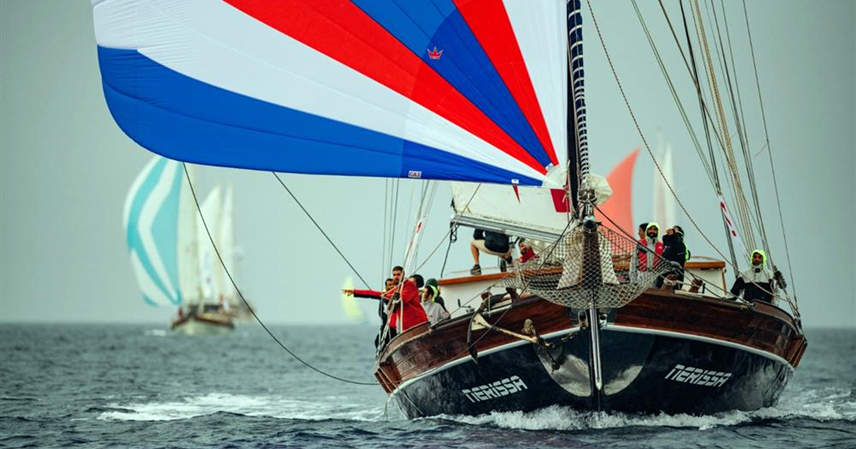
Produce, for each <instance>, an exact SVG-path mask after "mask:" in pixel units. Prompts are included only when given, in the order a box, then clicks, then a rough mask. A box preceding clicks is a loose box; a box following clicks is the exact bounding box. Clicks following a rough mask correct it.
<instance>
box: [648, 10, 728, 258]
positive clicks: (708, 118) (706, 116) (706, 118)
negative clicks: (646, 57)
mask: <svg viewBox="0 0 856 449" xmlns="http://www.w3.org/2000/svg"><path fill="white" fill-rule="evenodd" d="M633 4H634V7H635V9H636V14H637V17H638V18H639V21H640V24H641V25H642V28H643V30H644V31H645V33H646V37H647V38H648V42H649V44H650V46H651V49H652V51H653V52H654V54H655V56H656V57H657V58H658V62H659V63H660V66H661V68H660V69H661V71H662V72H663V75H664V77H665V78H666V81H667V82H668V83H670V88H672V85H673V83H672V82H671V77H670V76H669V75H668V70H667V69H666V68H665V64H663V63H662V62H660V61H661V58H660V56H659V50H658V49H657V46H656V44H655V43H654V42H653V38H652V37H651V35H650V32H649V31H648V27H647V25H646V23H645V20H644V18H643V17H642V14H641V12H640V11H639V8H638V5H637V4H636V2H635V1H634V2H633ZM659 4H660V9H661V10H662V12H663V15H664V17H665V19H666V22H667V23H668V25H669V29H670V30H671V32H672V37H673V38H674V40H675V44H676V45H677V47H678V50H679V52H680V54H681V57H682V58H683V60H684V65H685V66H686V68H687V70H688V71H689V74H690V79H691V80H692V81H693V84H694V85H695V87H696V93H697V94H698V100H699V103H700V106H701V110H702V121H703V122H704V123H703V125H704V128H705V137H706V139H707V142H708V152H709V153H710V164H711V165H710V167H709V168H708V167H707V159H706V158H705V157H704V156H703V153H702V152H701V149H700V144H698V143H697V139H696V138H695V135H694V133H695V131H694V130H693V129H692V127H691V126H688V127H687V130H688V132H690V137H691V138H693V140H694V143H695V144H696V151H697V152H698V153H699V158H700V159H701V160H702V164H703V165H705V166H706V168H707V170H708V178H709V179H711V177H712V176H711V172H713V178H715V180H714V179H711V183H712V184H713V187H714V189H715V190H716V192H717V194H720V195H721V194H722V187H721V184H720V183H719V182H718V180H719V176H718V173H717V168H716V157H715V156H714V153H713V151H712V145H711V143H710V131H709V129H708V126H710V127H711V128H713V130H714V135H715V136H716V138H717V143H719V146H720V148H722V149H723V151H725V144H724V143H723V141H722V137H721V136H720V131H719V130H717V128H716V124H715V123H714V122H713V119H712V117H713V115H712V114H710V112H709V111H708V110H707V105H706V103H705V100H704V96H703V94H702V90H701V85H700V84H699V78H698V71H697V69H696V66H695V57H694V55H693V54H692V47H691V44H689V42H690V41H689V31H688V28H687V27H686V16H685V15H684V16H683V17H684V30H685V34H686V35H687V42H688V45H690V49H689V50H690V58H691V59H692V62H693V65H692V68H690V65H689V62H688V61H687V58H686V55H685V54H684V51H683V48H682V47H681V44H680V41H679V39H678V37H677V33H676V32H675V29H674V26H673V25H672V21H671V19H670V18H669V14H668V13H667V12H666V9H665V6H664V5H663V2H662V0H661V1H660V2H659ZM681 11H682V13H683V4H681ZM672 95H673V97H675V98H676V103H678V107H679V111H680V112H681V114H682V115H685V114H686V112H685V110H683V108H682V106H681V105H680V100H679V99H678V98H677V93H676V92H674V91H673V93H672ZM684 120H685V121H688V119H687V118H684ZM726 180H728V182H729V185H733V182H732V178H731V177H726ZM733 192H734V189H733V188H732V189H731V191H730V193H731V195H732V199H733V201H732V203H733V204H735V205H737V206H739V202H738V201H737V199H736V197H735V196H734V193H733ZM723 220H724V219H723ZM729 238H730V237H729ZM728 243H729V250H730V249H731V247H732V243H731V241H730V240H729V241H728ZM732 261H733V263H734V264H736V258H734V257H732Z"/></svg>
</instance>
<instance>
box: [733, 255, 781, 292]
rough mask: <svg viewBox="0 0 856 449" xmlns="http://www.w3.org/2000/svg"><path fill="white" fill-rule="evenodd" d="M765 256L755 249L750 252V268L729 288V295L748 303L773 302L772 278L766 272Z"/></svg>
mask: <svg viewBox="0 0 856 449" xmlns="http://www.w3.org/2000/svg"><path fill="white" fill-rule="evenodd" d="M766 264H767V255H766V254H765V253H764V251H761V250H760V249H756V250H755V251H752V266H751V267H749V269H748V270H746V271H744V272H742V273H740V276H737V279H736V280H735V281H734V285H733V286H732V287H731V294H732V295H734V296H740V293H743V299H745V300H746V301H749V302H755V300H758V299H760V300H761V301H766V302H772V300H773V276H771V275H770V273H769V272H768V271H767V270H766V267H765V265H766Z"/></svg>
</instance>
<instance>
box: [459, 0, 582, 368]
mask: <svg viewBox="0 0 856 449" xmlns="http://www.w3.org/2000/svg"><path fill="white" fill-rule="evenodd" d="M586 2H588V0H586ZM572 223H574V220H570V221H568V224H566V225H565V229H564V230H562V234H561V236H560V237H559V239H558V240H557V241H556V244H554V245H552V246H551V248H550V251H549V252H547V255H546V256H545V257H544V258H543V259H541V264H540V265H538V268H537V269H535V271H536V272H537V271H540V270H542V269H543V268H544V265H546V264H547V260H548V259H549V258H550V256H552V255H553V251H555V249H556V248H557V247H558V246H559V244H560V242H561V240H562V239H563V238H564V237H565V235H566V234H567V233H568V229H570V227H571V224H572ZM509 274H510V273H509ZM534 278H535V276H531V277H529V278H528V279H527V280H526V284H524V285H523V288H521V289H520V293H518V295H523V294H524V293H526V291H527V290H528V289H529V285H530V284H531V283H532V281H533V280H534ZM500 282H501V279H500V280H498V281H496V282H495V283H494V284H492V285H491V287H493V286H495V285H497V284H499V283H500ZM473 299H474V298H473ZM542 300H543V299H542ZM470 301H472V299H470ZM468 302H469V301H468ZM513 308H514V301H513V300H512V301H511V304H510V305H509V306H508V308H507V309H505V310H504V311H503V312H502V314H501V315H499V318H497V319H496V321H494V322H493V323H492V325H491V327H489V328H487V329H486V330H485V332H484V334H482V335H481V336H480V337H479V338H477V339H476V340H475V341H474V342H473V343H472V344H471V345H468V346H467V347H466V348H464V350H463V351H461V352H460V353H458V354H457V355H456V356H455V357H454V359H457V358H458V357H460V356H462V355H464V354H466V353H468V352H470V349H471V348H474V347H476V345H477V344H478V343H479V342H480V341H482V339H483V338H484V337H487V335H488V334H490V332H491V331H492V330H493V328H494V327H495V326H496V325H497V324H499V322H500V321H502V319H503V318H504V317H505V314H507V313H508V311H509V310H511V309H513Z"/></svg>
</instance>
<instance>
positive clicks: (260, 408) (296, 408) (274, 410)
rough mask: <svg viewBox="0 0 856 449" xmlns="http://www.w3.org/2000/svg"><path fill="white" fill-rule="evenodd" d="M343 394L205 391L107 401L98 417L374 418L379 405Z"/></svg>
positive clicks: (381, 409)
mask: <svg viewBox="0 0 856 449" xmlns="http://www.w3.org/2000/svg"><path fill="white" fill-rule="evenodd" d="M348 401H349V399H348V398H347V397H340V396H330V397H325V398H319V401H306V400H299V399H291V398H285V397H274V396H244V395H233V394H225V393H209V394H206V395H202V396H189V397H185V398H182V399H178V400H175V401H168V402H146V403H131V404H110V405H109V407H110V408H111V410H109V411H105V412H104V413H101V414H100V415H99V416H98V419H100V420H114V421H171V420H180V419H191V418H194V417H198V416H206V415H213V414H215V413H231V414H234V415H243V416H267V417H272V418H278V419H297V420H307V421H321V420H329V419H340V420H348V421H376V420H378V419H380V418H382V416H383V408H382V407H379V408H375V409H366V407H365V404H359V403H355V402H348Z"/></svg>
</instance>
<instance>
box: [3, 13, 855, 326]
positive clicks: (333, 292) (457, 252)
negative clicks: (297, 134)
mask: <svg viewBox="0 0 856 449" xmlns="http://www.w3.org/2000/svg"><path fill="white" fill-rule="evenodd" d="M595 3H596V4H595V7H596V8H597V9H596V11H595V13H596V14H597V17H598V19H599V21H600V25H601V28H602V31H603V33H604V37H605V39H606V43H607V46H608V49H609V52H610V55H611V56H612V58H613V60H614V62H615V63H616V69H617V71H618V73H619V76H620V77H621V80H622V83H623V84H624V87H625V89H626V90H627V93H628V96H629V100H630V102H631V105H632V107H633V108H634V112H636V114H637V117H638V118H639V120H640V125H641V127H642V129H643V132H644V133H645V135H646V138H647V139H648V140H649V142H651V143H652V145H655V144H656V141H657V131H658V130H662V132H663V135H664V136H665V138H666V140H667V141H668V142H670V143H671V145H672V147H673V149H674V158H675V171H676V173H675V184H676V187H677V190H678V193H679V195H680V197H681V200H682V201H683V202H684V203H685V204H686V205H687V207H688V209H689V211H690V213H691V215H692V216H693V218H694V219H695V220H696V221H697V222H698V223H699V224H700V225H701V227H702V230H703V231H704V232H705V233H706V234H707V235H709V236H710V237H711V238H712V239H713V240H714V243H715V245H716V246H717V247H719V248H721V249H722V250H723V251H725V248H727V246H726V244H725V238H724V235H723V231H722V226H721V221H720V218H719V216H718V209H717V203H716V200H715V197H714V194H713V191H712V189H711V188H710V186H709V184H708V183H707V181H706V179H705V176H704V174H703V172H702V168H701V164H700V162H699V158H698V156H697V155H696V152H695V150H694V148H693V147H692V146H691V143H690V139H689V137H688V134H687V131H686V129H685V128H684V125H683V123H682V122H681V120H680V116H679V115H678V113H677V110H676V108H675V105H674V103H673V100H672V99H671V96H670V94H669V91H668V88H667V85H666V84H665V81H664V79H663V77H662V75H661V74H660V71H659V69H658V67H657V65H656V62H655V60H654V58H653V55H652V52H651V50H650V48H649V47H648V44H647V42H646V41H645V39H644V35H643V34H642V31H641V28H640V25H639V22H638V20H637V19H636V16H635V14H634V13H633V11H632V9H631V8H629V7H628V4H627V2H624V1H609V2H604V1H598V2H595ZM640 3H645V4H646V7H645V8H644V9H643V14H644V15H645V18H646V20H647V21H648V25H649V27H650V28H652V30H653V32H654V38H655V40H656V42H657V44H658V46H659V48H660V51H662V52H663V56H664V58H665V60H666V65H667V66H668V67H669V69H670V72H671V73H672V76H673V77H674V79H675V82H676V84H677V88H678V90H679V92H680V93H681V95H682V99H683V100H684V101H685V103H687V104H688V105H692V107H689V106H688V112H690V113H691V114H693V117H692V118H693V119H694V120H696V123H698V121H699V120H698V117H696V116H697V115H698V113H696V110H697V109H696V108H697V106H696V103H694V96H693V91H692V86H691V84H690V82H689V78H688V77H687V76H686V71H685V69H684V68H683V67H682V62H681V60H680V57H679V55H678V53H677V51H676V49H675V46H674V43H673V41H672V40H671V35H670V34H669V31H668V29H667V27H666V25H665V22H664V19H663V16H662V13H661V12H660V10H659V7H658V6H657V5H656V4H655V3H654V2H640ZM666 3H667V4H672V6H675V5H676V3H674V2H672V1H669V2H666ZM747 3H748V10H749V16H750V20H751V23H752V33H753V38H754V39H755V48H756V54H757V60H758V64H759V67H758V69H759V73H760V79H761V90H762V93H763V95H764V101H765V106H766V109H767V115H768V116H767V120H768V124H769V129H770V138H771V141H772V149H773V157H774V159H775V164H776V168H777V171H778V176H779V188H780V191H781V194H782V197H781V200H782V211H783V215H784V220H785V227H786V229H787V231H788V233H789V234H788V235H789V243H790V252H791V256H792V262H793V268H794V277H795V278H796V290H797V293H798V295H799V301H800V306H801V310H802V315H803V319H804V323H805V324H806V325H807V326H854V325H856V299H854V298H856V290H854V285H856V283H854V279H855V278H856V262H854V261H856V257H854V255H856V239H854V231H856V229H854V228H856V226H854V223H856V160H854V152H855V151H854V150H856V148H855V147H856V113H854V105H856V90H854V84H856V82H854V80H856V67H855V66H856V62H854V58H856V35H854V30H853V23H856V2H853V1H851V0H841V1H830V0H825V1H818V2H810V3H807V2H804V1H799V2H798V1H795V0H788V1H772V0H764V1H760V0H749V1H748V2H747ZM741 6H742V3H741V2H737V1H728V2H726V8H727V13H728V17H729V26H730V27H731V33H732V40H733V42H734V45H735V49H736V52H737V54H736V55H735V58H736V67H737V73H738V78H739V82H740V83H741V84H740V88H741V91H742V94H743V101H744V106H745V108H746V114H747V125H748V126H747V128H748V134H749V140H750V146H751V148H752V149H753V153H754V152H757V151H759V150H760V149H761V148H762V147H763V142H764V137H763V127H762V123H761V118H760V113H759V108H758V102H757V90H756V89H755V86H754V78H753V77H752V72H751V70H752V66H751V64H752V60H751V55H750V54H749V50H748V44H747V40H746V28H745V24H744V22H743V16H742V7H741ZM670 12H671V13H675V14H677V13H679V11H678V10H677V9H674V8H672V9H671V10H670ZM585 33H586V34H585V39H586V47H585V52H586V62H585V63H586V69H587V70H586V85H587V103H588V111H589V117H588V123H589V142H590V148H591V151H592V159H593V166H594V171H596V172H599V173H603V174H606V173H608V172H609V171H610V170H611V169H612V167H613V166H614V165H615V164H616V163H617V162H618V161H619V160H621V159H622V158H623V157H624V156H625V155H626V154H627V153H628V152H630V151H631V150H632V149H633V148H635V147H638V146H640V145H641V143H642V142H641V139H640V137H639V135H638V134H637V132H636V130H635V128H634V126H633V123H632V121H631V120H630V118H629V115H628V112H627V109H626V107H625V105H624V102H623V100H622V99H621V97H620V95H619V93H618V90H617V88H616V84H615V81H614V80H613V78H612V75H611V72H610V71H609V68H608V66H607V64H606V60H605V57H604V54H603V50H602V49H601V47H600V43H599V42H598V41H597V39H596V34H595V33H594V30H593V28H592V21H591V20H589V18H588V16H587V18H586V28H585ZM696 126H697V127H698V125H696ZM732 132H733V130H732ZM150 157H151V154H150V153H148V152H147V151H146V150H144V149H142V148H140V147H139V146H137V145H136V144H134V143H133V142H132V141H131V140H130V139H129V138H127V137H126V136H125V135H124V134H123V133H122V132H121V131H120V130H119V128H118V127H117V126H116V125H115V123H114V122H113V120H112V118H111V117H110V114H109V112H108V111H107V107H106V105H105V103H104V98H103V95H102V92H101V84H100V77H99V72H98V63H97V58H96V46H95V40H94V35H93V30H92V16H91V7H90V2H89V1H88V0H62V1H60V0H52V1H48V0H0V321H7V322H8V321H71V322H92V321H97V322H116V321H121V322H140V321H147V322H153V323H158V324H162V325H165V324H166V323H167V322H168V319H169V317H170V316H171V314H172V313H173V312H174V311H173V310H167V309H157V308H152V307H149V306H147V305H145V304H144V303H143V300H142V298H141V297H140V294H139V291H138V288H137V285H136V282H135V279H134V276H133V273H132V271H131V266H130V262H129V257H128V252H127V248H126V247H125V245H124V241H125V239H124V236H123V232H122V219H121V218H122V206H123V201H124V198H125V195H126V194H127V191H128V188H129V187H130V185H131V183H132V181H133V180H134V177H135V176H137V174H138V173H139V171H140V170H141V169H142V167H143V166H144V165H145V163H146V162H147V161H148V160H149V158H150ZM755 164H756V165H755V169H756V172H757V173H758V182H759V191H760V195H761V198H762V202H763V204H764V208H763V213H764V219H765V221H766V223H767V227H768V235H769V236H770V239H771V244H772V248H773V253H774V255H775V256H778V257H777V260H778V261H779V264H780V265H781V266H785V265H786V263H785V259H784V250H783V244H782V232H781V228H780V226H779V223H778V215H777V210H776V208H775V196H774V193H773V190H772V189H773V187H772V181H771V177H770V170H769V164H768V162H767V158H766V154H765V153H762V154H761V155H760V156H758V157H757V158H756V159H755ZM652 170H653V169H652V162H651V157H650V156H649V155H648V153H647V152H646V151H645V150H644V149H643V150H642V153H641V156H640V159H639V161H638V163H637V171H636V177H635V184H634V185H635V189H634V195H635V204H634V212H635V220H636V221H637V222H639V221H646V220H648V216H649V214H650V210H651V190H652V189H651V183H652V176H653V173H652ZM198 173H199V177H200V181H199V182H200V186H201V187H202V188H203V189H207V188H210V187H211V186H213V185H214V184H215V183H231V184H232V185H233V186H234V189H235V228H236V242H237V244H238V245H240V246H241V247H242V248H243V253H244V260H243V262H242V263H241V264H240V266H239V268H238V273H237V274H238V276H239V277H238V282H239V286H240V287H241V288H242V289H243V290H244V291H245V294H246V295H247V296H248V297H249V298H250V299H252V300H253V301H254V302H255V304H256V305H257V306H258V309H259V314H260V315H261V316H262V318H263V319H265V320H266V321H269V322H272V323H274V322H291V323H295V322H300V323H337V322H344V321H345V315H344V313H343V312H342V309H341V306H340V295H339V289H340V288H341V285H342V283H343V282H344V279H345V278H346V277H349V276H351V277H353V274H352V273H351V272H350V271H349V269H348V267H347V266H346V265H345V264H344V262H342V261H341V259H340V258H339V257H338V256H337V255H336V253H335V252H334V251H333V250H332V248H330V246H329V245H328V244H327V243H326V241H325V240H324V239H323V238H322V237H321V236H320V234H319V233H318V231H317V230H316V229H315V228H314V227H313V226H312V225H311V223H309V221H308V220H307V219H306V217H305V216H304V215H303V214H302V212H300V210H299V209H298V208H297V206H296V205H295V204H294V203H293V202H292V200H291V199H290V198H289V197H288V196H287V194H286V193H285V192H284V191H283V190H282V188H281V187H279V185H278V183H277V181H276V179H275V178H274V177H273V176H272V175H271V174H270V173H262V172H250V171H239V170H227V169H217V168H208V167H206V168H202V169H200V170H199V171H198ZM284 177H285V179H286V182H288V183H289V184H290V186H291V187H292V188H293V191H294V192H295V194H296V195H297V196H298V197H299V198H300V199H301V200H302V201H303V202H304V204H305V206H306V207H307V208H308V209H309V210H310V211H311V212H312V213H313V214H314V216H315V217H316V219H317V220H318V222H319V223H320V224H321V225H322V226H323V227H324V229H325V230H326V231H327V232H328V233H329V235H330V236H331V237H332V238H333V239H334V241H336V242H337V244H338V245H339V246H340V248H341V249H342V251H343V252H344V253H345V254H346V255H347V256H348V257H349V258H350V259H351V261H352V262H353V263H354V265H355V266H356V267H357V269H358V270H359V271H360V272H361V274H362V275H363V276H365V277H366V278H367V279H369V280H370V282H372V283H374V284H376V285H374V286H373V287H379V285H380V281H381V280H382V279H383V278H384V277H385V275H386V271H387V267H382V266H381V257H380V253H381V247H382V244H383V205H384V200H383V194H384V185H385V181H384V180H379V179H355V178H339V177H307V176H297V175H285V176H284ZM401 185H402V187H401V189H402V193H401V196H402V198H405V199H406V201H403V202H402V204H404V205H403V206H400V208H399V211H400V217H401V219H400V220H398V223H399V229H398V230H397V235H398V236H401V238H397V239H396V240H398V242H397V245H398V246H397V254H399V255H401V256H402V257H403V253H404V243H405V241H404V236H405V235H406V232H405V229H407V228H409V227H410V224H408V223H406V221H407V220H405V218H407V217H406V216H405V214H404V211H405V210H406V209H407V203H408V202H409V200H410V198H411V193H410V192H411V189H412V188H413V187H414V186H416V187H419V186H420V185H421V184H419V182H418V181H402V182H401ZM448 202H449V189H448V186H445V185H443V186H441V187H440V189H439V191H438V194H437V200H436V202H435V204H434V208H433V209H432V214H431V219H430V221H429V223H428V227H427V230H426V235H425V237H424V239H423V248H424V250H423V254H427V253H428V251H429V250H430V249H431V248H433V247H434V246H435V245H437V244H438V242H439V241H440V239H441V238H442V237H443V234H444V232H445V231H446V229H447V226H448V218H449V216H450V215H451V211H450V210H449V208H448ZM679 216H680V217H681V219H680V220H679V221H680V224H683V225H684V228H685V229H687V241H688V243H689V245H690V248H691V249H693V253H694V254H699V255H701V254H707V255H713V254H714V252H713V251H712V250H711V249H710V248H709V247H708V246H707V245H706V244H704V243H703V240H702V238H701V237H700V236H699V235H698V233H697V232H696V231H695V230H694V229H693V228H692V226H691V225H690V224H689V223H688V220H686V218H685V217H684V216H683V214H679ZM461 235H462V238H461V240H460V241H459V242H458V243H457V244H456V245H454V246H453V247H452V249H451V256H450V259H449V262H448V264H449V267H451V269H453V270H464V269H467V268H469V266H470V265H471V264H472V262H471V260H470V257H469V249H468V235H469V232H468V231H465V230H462V232H461ZM439 253H440V256H442V251H440V252H439ZM442 262H443V261H442V257H437V258H435V259H432V260H431V261H430V262H429V264H428V265H427V266H426V268H425V269H424V270H423V274H424V275H426V277H433V276H436V275H437V274H439V270H440V266H441V265H442ZM728 278H729V282H730V281H731V280H732V279H733V277H732V276H731V275H729V276H728ZM366 309H367V310H368V309H369V307H367V308H366Z"/></svg>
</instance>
